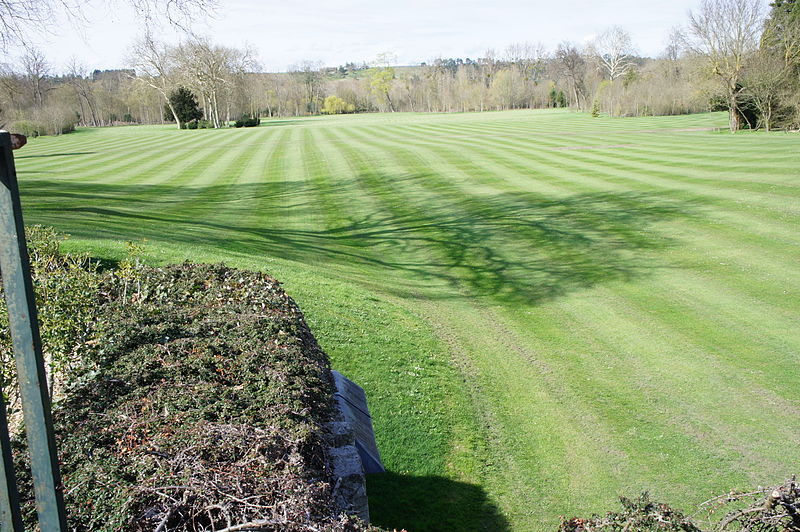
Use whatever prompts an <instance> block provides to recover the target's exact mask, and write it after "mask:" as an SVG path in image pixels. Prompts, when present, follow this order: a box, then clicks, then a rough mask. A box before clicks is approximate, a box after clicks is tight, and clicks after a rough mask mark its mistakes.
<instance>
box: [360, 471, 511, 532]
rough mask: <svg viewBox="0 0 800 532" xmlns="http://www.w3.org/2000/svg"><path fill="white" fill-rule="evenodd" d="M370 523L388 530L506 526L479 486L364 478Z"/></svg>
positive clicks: (497, 530) (473, 530) (456, 531)
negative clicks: (365, 480) (365, 479)
mask: <svg viewBox="0 0 800 532" xmlns="http://www.w3.org/2000/svg"><path fill="white" fill-rule="evenodd" d="M367 495H368V497H369V510H370V519H371V521H372V524H374V525H376V526H380V527H382V528H386V529H388V530H392V529H397V530H402V529H406V530H408V531H409V532H435V531H442V532H445V531H447V532H461V531H463V532H477V531H481V530H485V531H491V532H505V531H507V530H510V527H509V523H508V521H507V520H506V519H505V517H503V516H502V515H501V514H500V511H499V509H498V508H497V506H495V505H494V504H493V503H492V502H491V501H490V500H489V499H488V497H487V496H486V493H485V492H484V491H483V489H482V488H481V487H480V486H475V485H473V484H467V483H464V482H457V481H454V480H450V479H447V478H444V477H439V476H424V477H415V476H412V475H399V474H397V473H391V472H387V473H381V474H376V475H368V476H367Z"/></svg>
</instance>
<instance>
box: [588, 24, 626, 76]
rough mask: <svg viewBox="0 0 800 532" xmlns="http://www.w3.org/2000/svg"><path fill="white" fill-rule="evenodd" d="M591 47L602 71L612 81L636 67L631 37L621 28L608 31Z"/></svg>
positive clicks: (615, 27)
mask: <svg viewBox="0 0 800 532" xmlns="http://www.w3.org/2000/svg"><path fill="white" fill-rule="evenodd" d="M590 47H591V50H592V51H593V52H594V54H595V56H596V57H597V60H598V63H599V65H600V68H601V70H602V71H604V72H605V74H606V75H607V76H608V79H610V80H611V81H614V80H615V79H617V78H620V77H622V76H624V75H625V74H627V73H628V71H629V70H630V69H631V68H633V66H634V62H633V61H632V58H633V55H634V49H633V41H632V40H631V35H630V33H628V32H627V31H625V30H624V29H622V28H621V27H619V26H613V27H611V28H609V29H607V30H606V31H605V32H603V33H602V34H601V35H600V36H599V37H597V38H596V39H595V40H594V41H593V42H592V43H591V45H590Z"/></svg>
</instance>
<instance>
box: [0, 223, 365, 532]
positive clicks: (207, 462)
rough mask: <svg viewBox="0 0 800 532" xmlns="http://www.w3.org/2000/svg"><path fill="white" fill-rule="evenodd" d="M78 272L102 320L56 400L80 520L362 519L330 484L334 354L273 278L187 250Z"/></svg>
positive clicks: (199, 525)
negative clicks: (195, 259)
mask: <svg viewBox="0 0 800 532" xmlns="http://www.w3.org/2000/svg"><path fill="white" fill-rule="evenodd" d="M50 236H51V235H50ZM37 246H38V244H36V243H34V246H33V247H34V249H37ZM35 254H36V252H34V255H35ZM35 256H36V255H35ZM34 262H35V263H36V264H37V265H38V266H39V267H41V264H39V261H38V260H36V261H34ZM84 272H88V274H87V275H92V276H96V279H97V283H96V284H95V285H94V287H95V289H94V292H93V295H94V301H93V304H92V305H91V308H92V309H93V310H92V316H93V318H92V320H91V322H89V323H86V324H85V327H84V329H83V333H82V334H79V335H77V338H79V340H80V342H81V343H82V345H83V347H82V351H81V353H82V354H81V357H80V360H72V361H71V363H70V364H65V365H63V366H62V368H63V370H62V372H61V374H60V378H61V380H62V381H63V389H62V392H61V393H60V394H59V395H60V397H59V398H58V400H57V401H56V403H55V405H54V411H53V417H54V424H55V430H56V434H57V442H58V449H59V455H60V459H61V462H62V475H63V481H64V487H65V493H66V503H67V508H68V512H69V524H70V528H71V529H74V530H78V531H101V530H126V531H145V530H147V531H152V530H160V531H164V532H166V531H178V530H180V531H189V530H192V531H199V530H217V531H221V530H225V529H227V528H229V527H235V526H237V525H241V524H243V523H251V524H252V527H255V526H258V527H259V528H258V530H276V531H277V530H281V531H305V530H364V529H365V527H364V526H363V525H361V524H359V523H358V522H356V521H355V520H353V519H351V518H348V517H345V516H342V515H340V510H339V509H338V508H336V507H335V505H334V503H333V499H332V495H331V490H332V486H331V479H330V476H329V471H328V469H327V465H326V464H327V460H326V456H325V452H326V451H325V449H326V446H325V444H324V439H323V438H324V429H323V426H324V423H325V422H326V421H327V420H328V419H329V417H330V415H331V397H332V391H333V388H332V386H333V384H332V381H331V376H330V368H329V362H328V359H327V356H326V355H325V353H324V352H323V351H322V350H321V349H320V347H319V346H318V344H317V342H316V341H315V339H314V337H313V335H312V334H311V332H310V331H309V329H308V327H307V325H306V324H305V321H304V319H303V315H302V313H301V312H300V310H299V309H298V307H297V305H295V303H294V302H293V301H292V300H291V298H289V297H288V296H287V295H286V293H285V292H284V291H283V290H282V289H281V287H280V285H279V283H278V282H277V281H275V280H274V279H272V278H271V277H269V276H267V275H265V274H262V273H254V272H245V271H240V270H236V269H233V268H228V267H226V266H224V265H215V266H209V265H196V264H189V263H186V264H181V265H175V266H169V267H165V268H149V267H144V266H139V265H137V264H136V263H134V262H131V261H129V262H126V263H125V264H123V267H122V268H120V269H114V270H111V271H106V272H103V273H100V272H97V271H96V269H95V268H93V267H88V268H86V269H85V270H84ZM71 275H74V272H70V271H68V270H64V276H71ZM82 275H83V274H82ZM37 278H38V279H39V280H41V277H40V275H39V274H37ZM38 282H40V281H38ZM68 337H69V338H73V337H76V336H75V335H72V334H70V335H68ZM16 445H17V452H16V457H17V458H18V459H22V460H23V461H19V464H18V465H19V466H20V476H21V477H22V484H23V485H22V488H23V489H22V492H23V494H24V495H23V496H24V497H26V504H25V509H26V516H27V519H28V522H29V523H32V520H33V516H34V508H33V501H32V490H31V485H30V478H29V477H28V474H27V473H26V471H27V468H26V464H25V463H24V459H25V453H24V452H22V448H21V446H22V441H21V438H17V442H16ZM252 527H251V528H252ZM237 530H238V528H237Z"/></svg>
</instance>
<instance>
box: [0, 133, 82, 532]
mask: <svg viewBox="0 0 800 532" xmlns="http://www.w3.org/2000/svg"><path fill="white" fill-rule="evenodd" d="M0 185H2V186H0V271H1V272H2V276H3V288H4V290H5V296H6V304H7V306H8V322H9V325H10V329H11V340H12V343H13V345H14V359H15V361H16V366H17V376H18V381H19V391H20V397H21V398H22V411H23V415H24V419H25V430H26V433H27V436H28V450H29V452H30V456H31V475H32V477H33V486H34V493H35V495H36V511H37V513H38V517H39V528H40V530H41V531H42V532H66V531H67V520H66V516H65V512H64V495H63V486H62V485H61V474H60V472H59V467H58V457H57V454H56V443H55V437H54V434H53V421H52V419H51V416H50V396H49V394H48V389H47V376H46V373H45V369H44V358H43V357H42V341H41V338H40V336H39V324H38V319H37V314H36V301H35V299H34V294H33V282H32V280H31V272H30V261H29V258H28V246H27V244H26V242H25V226H24V225H23V222H22V207H21V205H20V200H19V189H18V188H17V174H16V170H15V168H14V157H13V155H12V153H11V135H10V134H9V133H8V132H5V131H0Z"/></svg>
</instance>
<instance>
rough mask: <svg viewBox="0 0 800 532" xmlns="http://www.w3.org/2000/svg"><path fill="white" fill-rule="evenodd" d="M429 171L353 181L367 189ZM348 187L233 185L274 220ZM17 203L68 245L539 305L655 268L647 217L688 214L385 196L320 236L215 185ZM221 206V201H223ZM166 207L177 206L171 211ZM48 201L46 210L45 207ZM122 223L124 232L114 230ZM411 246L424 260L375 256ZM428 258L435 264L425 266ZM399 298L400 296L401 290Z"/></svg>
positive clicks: (500, 197)
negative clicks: (66, 237)
mask: <svg viewBox="0 0 800 532" xmlns="http://www.w3.org/2000/svg"><path fill="white" fill-rule="evenodd" d="M429 178H430V176H426V175H414V176H391V175H370V176H367V175H362V176H360V177H359V180H369V181H370V182H371V183H373V184H374V186H376V187H380V186H381V185H378V183H379V182H382V183H391V184H392V185H393V186H396V185H398V184H402V182H403V181H414V180H421V181H424V180H428V179H429ZM352 186H353V183H347V182H343V183H340V184H338V185H336V186H324V185H316V184H312V183H307V182H304V181H292V182H283V183H280V184H274V185H273V186H270V187H265V186H264V185H255V184H247V185H241V186H238V187H237V188H236V191H235V195H236V202H242V203H246V202H250V201H256V202H257V201H260V200H262V199H264V198H269V199H270V201H272V202H275V203H276V204H280V207H275V211H276V212H274V213H270V212H269V210H268V209H262V210H260V211H259V214H260V215H261V216H276V217H279V216H280V212H281V211H283V210H284V209H290V210H291V211H292V213H293V216H295V217H300V218H302V217H304V216H309V215H310V214H311V212H313V210H314V209H315V208H316V203H315V198H317V197H319V196H321V195H326V194H332V193H335V192H336V188H337V187H341V189H343V190H347V189H349V188H351V187H352ZM25 193H26V194H27V195H30V197H31V199H30V200H29V201H28V202H27V203H26V208H27V210H28V212H30V213H31V214H30V215H31V216H33V217H35V219H36V220H37V221H41V222H42V223H46V224H57V223H58V222H59V220H60V219H63V217H64V216H65V215H66V216H69V217H70V218H71V219H72V222H71V224H70V227H69V230H70V233H71V234H72V235H73V236H74V237H77V238H86V239H90V238H95V237H97V236H98V234H102V233H103V232H106V233H108V235H109V237H113V236H115V235H118V234H119V232H120V231H121V230H123V231H124V234H125V235H126V237H127V238H130V239H147V240H148V241H151V242H159V243H162V244H164V245H168V244H169V243H170V242H173V241H177V242H180V243H181V244H185V245H197V246H213V247H215V248H219V249H223V250H226V251H230V252H240V253H248V254H265V255H266V254H273V255H276V256H279V257H281V258H283V259H287V260H293V261H299V262H302V261H308V260H309V259H311V260H313V261H315V262H318V263H325V264H333V265H336V266H337V267H344V268H347V267H349V266H354V265H356V266H360V267H369V268H374V269H376V270H385V274H387V275H392V274H396V273H400V274H403V275H411V276H413V277H415V278H417V279H419V280H421V281H424V280H426V279H432V278H433V279H436V280H439V281H442V282H444V283H446V284H447V285H449V286H451V287H453V288H454V289H463V290H465V291H467V292H468V293H473V294H477V295H481V296H487V297H491V298H493V299H496V300H498V301H503V302H508V303H513V302H534V303H536V302H539V301H541V300H544V299H548V298H553V297H557V296H559V295H563V294H564V293H566V292H568V291H570V290H573V289H577V288H585V287H590V286H593V285H594V284H597V283H600V282H604V281H610V280H626V279H627V280H630V279H632V278H634V277H636V276H638V275H641V274H643V273H647V272H648V271H649V270H650V269H652V268H654V267H658V266H659V265H660V263H658V262H656V261H653V260H652V258H650V257H648V255H647V253H644V252H646V251H650V250H658V249H662V248H664V247H667V246H668V245H669V244H670V238H669V236H668V235H666V234H663V233H660V232H651V231H648V230H647V229H648V227H649V226H650V225H651V224H653V223H654V222H659V221H665V220H669V219H673V218H676V217H688V216H691V215H692V212H693V210H694V206H693V205H692V203H691V202H690V201H686V200H679V199H672V198H671V197H670V196H669V195H658V196H657V195H653V194H645V193H637V192H621V193H610V192H603V193H598V194H576V195H571V196H567V197H563V198H557V199H552V198H548V197H545V196H543V195H540V194H531V193H522V194H519V193H518V194H510V193H503V194H497V195H494V196H492V197H488V198H485V197H482V198H470V197H459V198H454V199H453V200H450V201H447V202H446V203H435V204H426V201H425V199H424V198H423V199H420V200H419V201H414V199H413V198H409V197H408V196H407V195H406V196H405V197H404V200H405V201H407V203H402V204H401V203H398V202H397V201H396V197H395V196H394V195H393V191H392V190H378V191H377V192H376V193H375V196H376V197H377V198H379V199H380V200H381V201H382V202H383V204H384V205H385V206H386V208H385V210H383V211H382V212H375V213H371V214H369V215H365V216H349V217H348V218H347V220H345V221H343V223H342V224H340V225H338V224H337V225H335V226H332V227H329V228H320V229H291V228H289V229H286V228H282V227H280V226H279V225H278V226H276V227H265V226H263V225H252V224H249V223H247V222H248V221H249V220H248V219H247V218H246V217H243V216H242V217H237V216H236V215H235V214H236V211H238V210H239V208H238V207H237V205H236V203H235V202H231V197H230V196H231V191H230V189H229V187H227V186H207V187H198V188H190V189H186V188H181V187H169V186H163V185H114V184H109V185H105V184H98V183H91V184H89V183H87V184H84V183H72V184H70V187H69V190H68V191H64V187H63V184H62V183H58V182H55V181H47V180H39V181H36V182H32V183H28V184H26V185H25ZM232 203H233V204H232ZM175 204H177V207H179V208H178V209H174V208H173V207H174V206H175ZM55 205H58V208H57V210H54V209H53V206H55ZM222 205H224V206H225V208H226V209H230V210H231V211H233V212H229V213H227V216H226V220H225V221H224V222H223V221H217V220H216V218H214V217H212V218H208V217H205V216H203V213H204V212H206V211H207V210H209V209H214V208H218V207H219V206H222ZM123 228H124V229H123ZM398 249H400V250H405V249H409V250H413V251H414V252H421V253H422V254H423V256H424V258H422V259H420V260H408V259H409V258H410V257H409V256H406V255H404V254H402V253H401V254H397V253H396V251H395V252H393V253H382V252H381V250H398ZM429 257H435V259H433V260H431V258H429ZM401 295H408V294H401Z"/></svg>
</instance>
